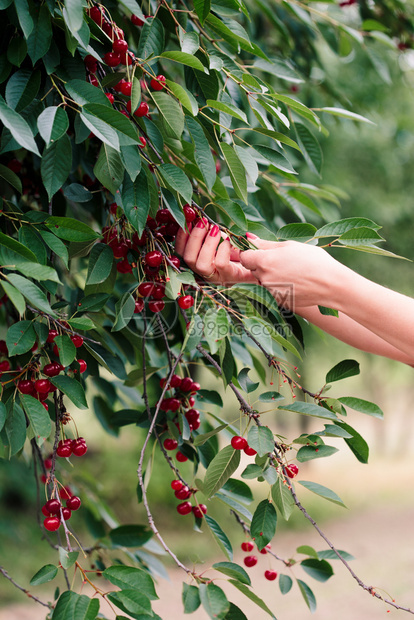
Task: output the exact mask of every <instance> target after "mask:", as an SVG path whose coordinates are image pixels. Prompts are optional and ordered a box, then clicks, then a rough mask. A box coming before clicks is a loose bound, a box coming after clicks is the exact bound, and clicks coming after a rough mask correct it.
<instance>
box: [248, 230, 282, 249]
mask: <svg viewBox="0 0 414 620" xmlns="http://www.w3.org/2000/svg"><path fill="white" fill-rule="evenodd" d="M246 237H247V239H248V240H249V241H251V242H252V243H253V244H254V245H255V246H256V247H257V248H259V250H273V249H274V248H275V247H276V246H277V245H278V243H279V242H278V241H267V240H266V239H260V237H258V236H257V235H254V234H253V233H250V232H247V233H246Z"/></svg>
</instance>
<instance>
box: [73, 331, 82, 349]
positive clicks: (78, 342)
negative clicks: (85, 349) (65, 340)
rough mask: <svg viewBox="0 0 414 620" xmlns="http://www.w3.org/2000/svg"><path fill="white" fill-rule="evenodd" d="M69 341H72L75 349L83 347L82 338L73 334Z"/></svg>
mask: <svg viewBox="0 0 414 620" xmlns="http://www.w3.org/2000/svg"><path fill="white" fill-rule="evenodd" d="M70 339H71V340H72V342H73V344H74V345H75V347H76V348H77V349H79V347H81V346H82V345H83V338H82V336H78V334H74V335H73V336H71V337H70Z"/></svg>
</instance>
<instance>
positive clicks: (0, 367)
mask: <svg viewBox="0 0 414 620" xmlns="http://www.w3.org/2000/svg"><path fill="white" fill-rule="evenodd" d="M8 370H10V362H9V360H4V361H3V362H0V375H1V374H2V373H3V372H7V371H8Z"/></svg>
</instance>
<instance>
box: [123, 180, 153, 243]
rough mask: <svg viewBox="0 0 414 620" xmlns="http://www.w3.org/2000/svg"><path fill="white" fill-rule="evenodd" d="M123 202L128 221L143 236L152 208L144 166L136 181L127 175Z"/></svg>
mask: <svg viewBox="0 0 414 620" xmlns="http://www.w3.org/2000/svg"><path fill="white" fill-rule="evenodd" d="M122 203H123V206H124V211H125V215H126V217H127V219H128V221H129V222H130V224H132V226H133V227H134V228H135V230H137V231H138V235H139V236H140V237H141V235H142V233H143V232H144V228H145V225H146V222H147V217H148V213H149V209H150V193H149V187H148V178H147V174H146V172H145V169H144V168H142V170H141V172H140V173H139V174H138V176H137V177H136V179H135V181H131V179H130V178H129V177H128V176H127V175H126V176H125V179H124V183H123V186H122Z"/></svg>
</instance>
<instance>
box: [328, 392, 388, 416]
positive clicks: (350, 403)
mask: <svg viewBox="0 0 414 620" xmlns="http://www.w3.org/2000/svg"><path fill="white" fill-rule="evenodd" d="M338 400H339V402H340V403H342V404H343V405H345V407H351V409H355V410H356V411H360V412H361V413H366V414H367V415H370V416H372V417H373V418H378V420H382V419H383V418H384V413H383V411H382V410H381V409H380V408H379V407H378V405H376V404H375V403H371V402H370V401H369V400H363V399H362V398H354V397H353V396H343V397H342V398H338Z"/></svg>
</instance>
